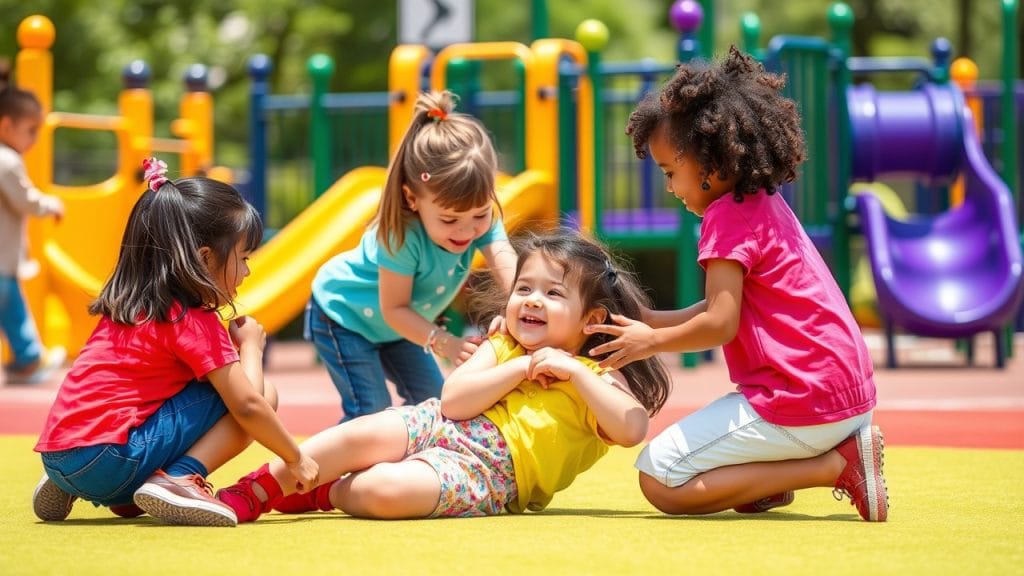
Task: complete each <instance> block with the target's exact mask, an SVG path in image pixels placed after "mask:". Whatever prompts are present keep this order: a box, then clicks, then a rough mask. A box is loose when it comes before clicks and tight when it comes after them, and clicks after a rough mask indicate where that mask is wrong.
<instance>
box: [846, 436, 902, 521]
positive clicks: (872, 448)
mask: <svg viewBox="0 0 1024 576" xmlns="http://www.w3.org/2000/svg"><path fill="white" fill-rule="evenodd" d="M884 449H885V437H884V436H883V435H882V431H881V430H880V429H879V428H878V426H864V427H862V428H861V429H860V430H858V431H857V433H856V434H854V435H853V436H850V437H849V438H847V439H846V440H843V441H842V442H840V443H839V445H838V446H836V450H837V451H838V452H839V454H840V455H842V457H843V458H845V459H846V467H845V468H844V469H843V471H842V473H840V474H839V478H837V479H836V485H835V489H833V490H832V495H833V496H835V498H836V500H842V499H843V496H846V497H848V498H849V499H850V503H851V504H853V505H854V506H856V507H857V512H859V513H860V517H861V518H863V519H865V520H867V521H868V522H885V521H886V519H887V518H888V517H889V493H888V490H887V489H886V487H885V477H884V476H883V475H882V467H883V466H884V464H885V457H884V454H883V450H884Z"/></svg>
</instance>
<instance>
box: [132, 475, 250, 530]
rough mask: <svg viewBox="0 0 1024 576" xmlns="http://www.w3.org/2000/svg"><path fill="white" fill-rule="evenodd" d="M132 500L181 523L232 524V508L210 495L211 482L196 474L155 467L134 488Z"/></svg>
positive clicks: (161, 517) (164, 518) (154, 514)
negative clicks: (183, 473)
mask: <svg viewBox="0 0 1024 576" xmlns="http://www.w3.org/2000/svg"><path fill="white" fill-rule="evenodd" d="M133 499H134V500H135V504H136V505H138V507H139V508H141V509H142V510H144V511H145V512H146V513H147V514H149V515H150V516H152V517H154V518H157V519H159V520H162V521H164V522H166V523H168V524H176V525H183V526H236V525H237V524H238V518H237V516H235V512H234V511H233V510H232V509H231V508H230V507H228V506H227V505H225V504H224V503H223V502H221V501H219V500H217V499H216V498H214V497H213V490H212V486H211V485H210V484H209V483H208V482H207V481H206V479H205V478H203V477H202V476H200V475H198V474H190V475H188V476H168V475H167V473H165V472H164V471H163V470H157V471H156V472H155V473H154V474H153V475H152V476H150V477H149V480H146V483H145V484H143V485H142V486H140V487H139V489H138V490H136V491H135V495H134V497H133Z"/></svg>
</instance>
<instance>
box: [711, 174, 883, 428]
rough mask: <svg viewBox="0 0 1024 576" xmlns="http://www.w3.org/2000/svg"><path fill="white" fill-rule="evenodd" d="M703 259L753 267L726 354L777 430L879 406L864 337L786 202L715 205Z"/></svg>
mask: <svg viewBox="0 0 1024 576" xmlns="http://www.w3.org/2000/svg"><path fill="white" fill-rule="evenodd" d="M697 250H698V256H697V260H698V261H699V262H700V264H701V266H704V267H706V266H707V261H708V260H713V259H725V260H734V261H736V262H739V263H740V264H741V265H742V266H743V270H744V278H743V303H742V305H741V306H740V322H739V329H738V330H737V332H736V337H735V338H733V340H732V341H730V342H728V343H726V344H725V345H724V346H723V347H722V349H723V351H724V353H725V361H726V364H727V365H728V366H729V376H730V378H731V379H732V381H733V382H735V383H736V384H737V388H738V389H739V391H740V392H741V393H742V394H743V395H744V396H745V397H746V398H747V400H748V401H749V402H750V404H751V405H752V406H753V407H754V409H755V410H756V411H757V413H758V414H760V415H761V416H762V417H763V418H764V419H765V420H767V421H768V422H771V423H773V424H779V425H783V426H807V425H813V424H825V423H828V422H836V421H839V420H844V419H846V418H849V417H851V416H856V415H858V414H863V413H864V412H867V411H868V410H870V409H871V408H873V407H874V405H875V383H874V380H873V373H874V370H873V368H872V365H871V359H870V357H869V356H868V351H867V346H865V344H864V337H863V336H862V335H861V333H860V329H859V328H858V327H857V324H856V322H854V320H853V314H851V313H850V308H849V307H848V306H847V304H846V300H845V299H844V298H843V294H842V292H841V291H840V290H839V287H838V286H837V285H836V282H835V280H834V279H833V278H832V273H831V271H830V270H829V269H828V267H827V266H826V265H825V262H824V260H822V258H821V255H820V254H818V250H817V249H816V248H815V247H814V244H812V243H811V240H810V238H808V237H807V234H806V233H804V230H803V227H802V226H801V225H800V222H799V221H798V220H797V219H796V216H795V215H794V214H793V211H792V210H790V208H789V205H788V204H786V201H785V199H783V198H782V196H781V195H779V194H773V195H771V196H769V195H768V194H765V193H764V191H760V192H758V193H757V194H754V195H752V196H746V197H744V199H743V202H736V201H735V200H734V199H733V197H732V194H726V195H725V196H722V197H721V198H719V199H718V200H715V201H714V202H712V203H711V205H710V206H708V208H707V210H706V211H705V213H704V221H703V222H702V223H701V227H700V241H699V242H698V246H697Z"/></svg>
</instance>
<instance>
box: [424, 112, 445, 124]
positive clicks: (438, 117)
mask: <svg viewBox="0 0 1024 576" xmlns="http://www.w3.org/2000/svg"><path fill="white" fill-rule="evenodd" d="M427 118H430V119H432V120H433V121H434V122H435V123H437V122H441V121H442V120H446V119H447V118H448V113H447V112H445V111H444V110H441V109H440V108H431V109H430V110H427Z"/></svg>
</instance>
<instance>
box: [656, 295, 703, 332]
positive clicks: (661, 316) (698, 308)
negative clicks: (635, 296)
mask: <svg viewBox="0 0 1024 576" xmlns="http://www.w3.org/2000/svg"><path fill="white" fill-rule="evenodd" d="M707 309H708V301H707V300H701V301H700V302H697V303H696V304H693V305H692V306H687V307H686V308H683V309H681V310H644V312H643V314H641V316H640V320H641V321H643V323H644V324H647V325H648V326H650V327H651V328H666V327H668V326H678V325H679V324H682V323H684V322H687V321H689V320H690V319H691V318H693V317H694V316H696V315H697V314H700V313H701V312H704V311H705V310H707Z"/></svg>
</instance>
